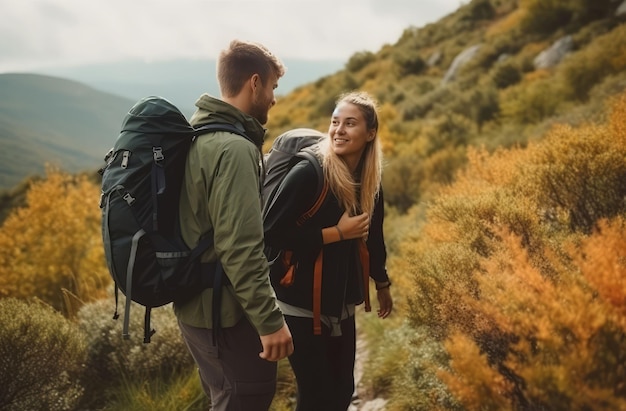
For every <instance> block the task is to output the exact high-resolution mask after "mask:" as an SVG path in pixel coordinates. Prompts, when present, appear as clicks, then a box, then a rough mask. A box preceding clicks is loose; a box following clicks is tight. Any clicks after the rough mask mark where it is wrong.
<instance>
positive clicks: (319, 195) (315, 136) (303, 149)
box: [263, 128, 328, 334]
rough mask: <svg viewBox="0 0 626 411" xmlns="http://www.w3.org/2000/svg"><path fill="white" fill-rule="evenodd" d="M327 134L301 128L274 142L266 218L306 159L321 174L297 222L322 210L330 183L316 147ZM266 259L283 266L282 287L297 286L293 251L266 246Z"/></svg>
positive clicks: (317, 275)
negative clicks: (296, 167) (282, 187)
mask: <svg viewBox="0 0 626 411" xmlns="http://www.w3.org/2000/svg"><path fill="white" fill-rule="evenodd" d="M322 138H324V134H323V133H320V132H319V131H317V130H314V129H309V128H297V129H294V130H290V131H287V132H285V133H283V134H281V135H280V136H278V137H276V139H275V140H274V142H273V143H272V147H271V148H270V150H269V151H268V152H267V154H266V155H265V167H266V174H265V180H264V182H263V204H264V207H263V216H265V212H266V210H267V209H268V208H269V207H270V206H272V205H273V204H274V201H277V199H276V193H277V191H278V187H279V186H280V183H281V182H282V181H283V179H284V178H285V176H286V175H287V173H288V172H289V170H291V168H292V167H293V166H294V165H296V164H297V163H298V162H299V161H301V160H302V159H307V160H309V162H310V163H311V164H313V166H314V167H315V170H316V172H317V186H316V193H315V197H314V198H315V199H316V200H315V201H314V202H313V204H312V205H311V206H310V207H309V209H308V210H307V211H305V212H304V213H303V214H302V215H301V216H300V217H299V218H298V221H297V224H298V225H303V224H304V223H306V221H307V220H309V219H310V218H311V217H313V216H314V215H315V213H316V212H317V211H318V210H319V208H320V207H321V205H322V203H323V202H324V199H325V198H326V194H327V193H328V183H327V182H326V180H325V178H324V173H323V170H322V167H321V165H320V163H319V160H318V158H317V156H316V155H315V152H314V151H313V150H312V146H313V145H315V144H317V143H318V142H319V141H320V140H321V139H322ZM266 256H267V259H268V260H269V262H270V265H274V264H279V265H280V270H281V274H282V275H281V278H280V285H281V286H283V287H289V286H291V285H292V284H293V281H294V277H295V275H296V267H297V264H298V262H297V261H295V260H294V258H293V253H292V251H291V250H274V249H272V248H271V247H266ZM322 257H323V253H322V251H320V253H319V255H318V257H317V261H316V264H315V272H314V275H313V276H314V278H313V281H314V296H313V312H314V331H315V333H316V334H320V333H321V325H320V323H319V322H320V310H321V281H322Z"/></svg>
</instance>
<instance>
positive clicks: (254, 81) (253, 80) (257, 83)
mask: <svg viewBox="0 0 626 411" xmlns="http://www.w3.org/2000/svg"><path fill="white" fill-rule="evenodd" d="M250 87H251V88H252V91H256V90H257V89H258V88H259V87H261V76H259V75H258V74H257V73H255V74H253V75H252V77H250Z"/></svg>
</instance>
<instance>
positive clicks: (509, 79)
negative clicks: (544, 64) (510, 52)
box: [491, 62, 522, 89]
mask: <svg viewBox="0 0 626 411" xmlns="http://www.w3.org/2000/svg"><path fill="white" fill-rule="evenodd" d="M491 79H492V81H493V83H494V84H495V85H496V87H497V88H499V89H502V88H507V87H509V86H512V85H514V84H517V83H519V81H520V80H521V79H522V71H521V70H520V69H519V68H518V67H517V66H516V65H515V64H512V63H508V62H504V63H501V64H498V65H497V66H496V67H494V69H493V72H492V74H491Z"/></svg>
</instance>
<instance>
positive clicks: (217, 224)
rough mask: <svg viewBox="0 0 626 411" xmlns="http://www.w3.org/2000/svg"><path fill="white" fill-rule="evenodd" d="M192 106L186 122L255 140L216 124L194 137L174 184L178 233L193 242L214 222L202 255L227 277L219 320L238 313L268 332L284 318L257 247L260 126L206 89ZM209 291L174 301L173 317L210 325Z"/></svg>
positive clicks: (228, 321)
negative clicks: (211, 241)
mask: <svg viewBox="0 0 626 411" xmlns="http://www.w3.org/2000/svg"><path fill="white" fill-rule="evenodd" d="M196 106H197V109H196V112H195V113H194V115H193V116H192V118H191V121H190V122H191V124H192V125H194V126H198V125H203V124H209V123H216V122H219V123H224V122H227V123H230V124H234V125H235V126H236V127H238V128H240V129H242V130H244V131H245V133H246V135H247V136H248V137H249V138H250V139H251V140H252V141H254V144H252V143H251V142H250V141H249V140H247V139H245V138H243V137H241V136H239V135H235V134H232V133H229V132H221V131H220V132H215V133H209V134H204V135H201V136H199V137H198V138H197V139H196V140H195V142H194V143H193V144H192V146H191V149H190V151H189V155H188V157H187V164H186V166H185V167H186V168H185V177H184V180H183V186H182V188H181V198H180V221H181V231H182V235H183V238H184V239H185V242H186V243H187V245H189V246H194V245H195V244H196V243H197V242H198V239H199V238H200V236H201V235H202V234H203V233H205V232H207V231H209V230H210V229H211V228H213V229H214V230H215V234H214V242H215V247H214V248H213V249H209V250H208V251H207V252H206V253H205V255H204V256H203V257H202V258H203V261H215V260H216V259H217V258H219V261H220V262H221V263H222V266H223V267H224V272H225V273H226V275H227V276H228V278H229V280H230V283H231V285H228V286H226V287H224V289H223V296H222V315H221V322H222V326H223V327H232V326H233V325H235V324H236V323H237V322H238V321H239V320H240V319H241V318H242V316H243V315H245V316H246V317H247V318H248V319H249V320H250V322H251V323H252V325H253V326H254V327H255V328H256V329H257V331H258V332H259V335H267V334H271V333H273V332H275V331H278V330H279V329H280V328H281V327H282V326H283V324H284V319H283V316H282V313H281V311H280V309H279V308H278V305H277V303H276V295H275V294H274V290H273V289H272V286H271V285H270V281H269V266H268V263H267V259H266V258H265V255H264V254H263V246H264V245H263V222H262V218H261V198H260V181H259V179H260V175H259V174H260V171H261V160H262V152H261V146H262V145H263V139H264V137H265V129H264V128H263V126H262V125H261V123H259V122H258V121H257V120H256V119H254V118H252V117H250V116H249V115H247V114H244V113H243V112H241V111H239V110H238V109H236V108H235V107H233V106H231V105H230V104H228V103H226V102H223V101H221V100H218V99H216V98H213V97H210V96H209V95H208V94H203V95H202V96H201V97H200V98H199V99H198V101H197V102H196ZM255 144H256V146H255ZM212 299H213V290H212V289H207V290H204V291H203V292H202V293H201V294H199V295H198V296H196V297H194V298H193V299H191V300H190V301H188V302H186V303H184V304H175V305H174V312H175V313H176V317H177V318H178V319H179V321H181V322H183V323H185V324H188V325H191V326H194V327H200V328H212V321H211V312H212V309H211V302H212Z"/></svg>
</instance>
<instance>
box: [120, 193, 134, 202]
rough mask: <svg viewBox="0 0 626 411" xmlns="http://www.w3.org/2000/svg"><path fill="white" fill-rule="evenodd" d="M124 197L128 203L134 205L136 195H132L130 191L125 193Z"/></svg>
mask: <svg viewBox="0 0 626 411" xmlns="http://www.w3.org/2000/svg"><path fill="white" fill-rule="evenodd" d="M122 198H123V199H124V201H126V202H127V203H128V205H133V203H134V202H135V197H133V196H132V195H130V193H125V194H124V195H123V196H122Z"/></svg>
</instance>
